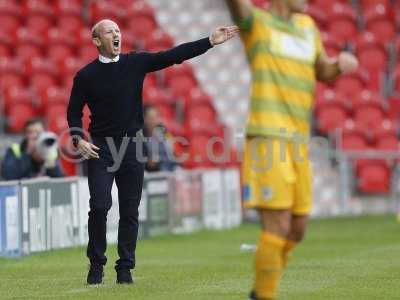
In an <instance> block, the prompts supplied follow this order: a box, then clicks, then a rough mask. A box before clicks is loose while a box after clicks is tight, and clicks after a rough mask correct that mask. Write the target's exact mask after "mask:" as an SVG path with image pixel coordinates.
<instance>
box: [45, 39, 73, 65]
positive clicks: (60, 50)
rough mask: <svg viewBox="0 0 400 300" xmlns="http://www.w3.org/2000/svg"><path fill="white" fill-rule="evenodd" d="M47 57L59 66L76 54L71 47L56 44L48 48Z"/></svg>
mask: <svg viewBox="0 0 400 300" xmlns="http://www.w3.org/2000/svg"><path fill="white" fill-rule="evenodd" d="M46 54H47V55H46V57H47V58H48V59H50V60H52V61H54V63H56V64H59V63H61V62H62V61H63V60H65V59H68V58H70V57H71V56H73V55H74V52H73V50H72V48H71V47H70V46H67V45H62V44H54V45H50V46H48V47H46Z"/></svg>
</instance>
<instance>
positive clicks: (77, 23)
mask: <svg viewBox="0 0 400 300" xmlns="http://www.w3.org/2000/svg"><path fill="white" fill-rule="evenodd" d="M57 26H58V28H62V29H63V30H64V31H66V32H69V34H76V33H77V32H78V31H79V30H80V29H81V28H82V27H84V23H83V21H82V19H81V18H80V17H79V16H75V15H61V16H59V17H58V18H57ZM89 38H90V36H89Z"/></svg>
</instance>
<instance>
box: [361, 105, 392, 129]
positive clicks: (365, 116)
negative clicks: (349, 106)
mask: <svg viewBox="0 0 400 300" xmlns="http://www.w3.org/2000/svg"><path fill="white" fill-rule="evenodd" d="M384 118H385V113H384V111H383V110H382V107H381V106H379V105H377V104H376V103H365V104H364V105H362V106H359V107H357V108H355V113H354V120H355V122H356V123H358V124H362V125H363V126H376V125H377V124H379V123H380V122H382V121H383V120H384Z"/></svg>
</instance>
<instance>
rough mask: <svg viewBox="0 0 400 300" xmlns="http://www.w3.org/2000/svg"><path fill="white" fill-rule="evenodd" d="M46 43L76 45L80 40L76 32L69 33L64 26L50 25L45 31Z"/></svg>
mask: <svg viewBox="0 0 400 300" xmlns="http://www.w3.org/2000/svg"><path fill="white" fill-rule="evenodd" d="M47 43H48V44H49V45H65V46H70V47H77V45H80V43H81V41H80V40H79V38H77V36H76V34H71V32H69V31H68V30H66V29H65V28H59V27H52V28H50V29H49V30H48V31H47Z"/></svg>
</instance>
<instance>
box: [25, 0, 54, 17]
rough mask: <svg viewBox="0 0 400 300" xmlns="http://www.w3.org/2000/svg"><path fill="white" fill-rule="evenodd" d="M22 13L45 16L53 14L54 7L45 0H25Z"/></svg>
mask: <svg viewBox="0 0 400 300" xmlns="http://www.w3.org/2000/svg"><path fill="white" fill-rule="evenodd" d="M24 15H25V16H26V17H27V16H32V15H43V16H47V17H53V16H54V9H53V7H52V6H50V5H49V3H48V2H47V1H45V0H26V1H25V6H24Z"/></svg>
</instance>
